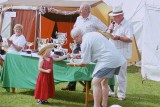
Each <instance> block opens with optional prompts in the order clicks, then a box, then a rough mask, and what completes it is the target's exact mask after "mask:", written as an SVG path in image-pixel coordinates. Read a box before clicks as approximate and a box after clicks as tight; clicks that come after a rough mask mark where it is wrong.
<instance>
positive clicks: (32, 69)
mask: <svg viewBox="0 0 160 107" xmlns="http://www.w3.org/2000/svg"><path fill="white" fill-rule="evenodd" d="M66 62H67V60H63V61H58V62H54V63H53V70H54V82H55V84H57V83H60V82H67V81H90V80H91V79H92V77H91V74H92V71H93V69H94V67H95V64H89V65H88V66H86V67H77V66H76V67H71V66H67V65H66ZM38 73H39V71H38V58H35V57H29V56H22V55H17V54H11V53H7V54H6V59H5V61H4V64H3V71H2V75H1V80H2V87H3V88H6V89H9V88H13V90H12V91H13V92H14V88H28V89H34V88H35V84H36V79H37V76H38ZM113 80H114V79H112V80H110V82H109V85H114V81H113ZM91 99H92V98H91V96H89V90H88V82H87V84H86V100H85V105H86V107H87V106H88V101H90V100H91Z"/></svg>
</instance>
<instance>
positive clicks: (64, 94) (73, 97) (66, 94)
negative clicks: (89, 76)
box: [55, 90, 85, 103]
mask: <svg viewBox="0 0 160 107" xmlns="http://www.w3.org/2000/svg"><path fill="white" fill-rule="evenodd" d="M55 99H57V100H65V101H72V102H77V103H84V102H85V93H82V92H77V91H59V90H57V91H56V93H55Z"/></svg>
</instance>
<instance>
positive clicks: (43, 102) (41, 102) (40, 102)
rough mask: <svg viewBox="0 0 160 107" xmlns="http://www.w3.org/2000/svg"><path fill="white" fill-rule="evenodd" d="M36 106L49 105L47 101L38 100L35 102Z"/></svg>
mask: <svg viewBox="0 0 160 107" xmlns="http://www.w3.org/2000/svg"><path fill="white" fill-rule="evenodd" d="M37 104H49V102H48V101H47V100H39V99H38V101H37Z"/></svg>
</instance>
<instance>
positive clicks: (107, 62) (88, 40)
mask: <svg viewBox="0 0 160 107" xmlns="http://www.w3.org/2000/svg"><path fill="white" fill-rule="evenodd" d="M71 36H72V38H73V39H74V40H75V41H76V42H77V43H80V44H81V59H82V60H81V62H80V63H72V62H71V63H69V64H68V65H70V66H85V65H87V64H89V63H91V62H94V63H96V66H95V69H94V71H93V73H92V77H93V80H92V85H93V96H94V107H100V106H102V107H107V101H108V78H112V77H113V75H114V74H118V72H119V69H120V66H121V65H122V64H123V63H125V59H124V57H123V56H122V55H121V54H120V53H119V52H118V50H117V49H116V47H115V46H114V45H113V44H112V43H111V42H110V41H109V40H108V39H107V38H106V37H105V36H103V35H102V34H100V33H98V32H89V33H84V32H83V31H82V30H81V29H79V28H74V29H72V31H71ZM101 100H102V103H101Z"/></svg>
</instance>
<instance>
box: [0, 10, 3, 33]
mask: <svg viewBox="0 0 160 107" xmlns="http://www.w3.org/2000/svg"><path fill="white" fill-rule="evenodd" d="M0 18H1V21H0V34H1V33H2V25H3V19H4V12H1V15H0Z"/></svg>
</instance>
